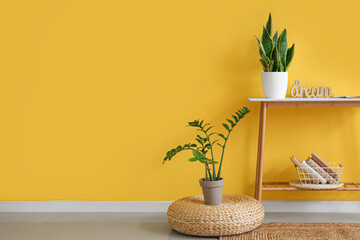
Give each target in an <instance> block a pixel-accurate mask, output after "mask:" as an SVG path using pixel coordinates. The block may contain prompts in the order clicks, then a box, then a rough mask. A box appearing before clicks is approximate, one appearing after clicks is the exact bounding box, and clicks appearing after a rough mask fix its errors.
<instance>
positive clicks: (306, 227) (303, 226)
mask: <svg viewBox="0 0 360 240" xmlns="http://www.w3.org/2000/svg"><path fill="white" fill-rule="evenodd" d="M335 239H336V240H341V239H350V240H359V239H360V224H359V223H263V224H262V225H261V226H260V227H258V228H257V229H255V230H254V231H251V232H247V233H243V234H241V235H235V236H225V237H220V239H219V240H335Z"/></svg>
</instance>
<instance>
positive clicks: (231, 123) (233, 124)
mask: <svg viewBox="0 0 360 240" xmlns="http://www.w3.org/2000/svg"><path fill="white" fill-rule="evenodd" d="M226 121H228V122H229V123H230V125H231V126H232V127H233V126H235V123H234V122H233V121H231V120H230V119H226Z"/></svg>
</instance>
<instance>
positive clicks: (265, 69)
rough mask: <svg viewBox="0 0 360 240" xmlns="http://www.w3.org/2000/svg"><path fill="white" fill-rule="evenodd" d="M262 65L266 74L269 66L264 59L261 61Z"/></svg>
mask: <svg viewBox="0 0 360 240" xmlns="http://www.w3.org/2000/svg"><path fill="white" fill-rule="evenodd" d="M260 63H261V66H262V67H263V70H264V72H268V70H267V68H266V66H267V64H266V63H265V61H264V60H263V59H260Z"/></svg>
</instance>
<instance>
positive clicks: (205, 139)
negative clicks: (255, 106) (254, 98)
mask: <svg viewBox="0 0 360 240" xmlns="http://www.w3.org/2000/svg"><path fill="white" fill-rule="evenodd" d="M249 112H250V110H249V109H248V108H247V107H243V108H241V109H240V110H238V111H237V112H235V114H234V115H232V119H226V121H227V122H228V123H223V124H222V125H223V127H224V128H225V130H226V134H225V135H224V134H222V133H215V132H211V131H210V129H212V128H213V127H214V126H211V125H210V123H204V120H201V121H200V120H194V121H192V122H189V123H188V125H187V127H194V128H196V130H197V131H200V134H201V135H200V134H198V135H197V136H196V138H195V140H196V141H197V142H198V144H199V145H197V144H195V143H187V144H184V145H179V146H177V147H176V148H174V149H171V150H170V151H168V152H167V153H166V156H165V158H164V160H163V163H165V161H170V160H171V159H172V158H173V157H174V156H175V155H176V154H178V153H179V152H182V151H184V150H190V151H192V154H193V157H191V158H189V159H188V160H189V161H190V162H197V161H199V162H200V163H202V164H204V165H205V178H206V179H208V180H210V181H216V180H220V179H221V167H222V163H223V159H224V152H225V147H226V143H227V141H228V139H229V136H230V133H231V132H232V130H233V129H234V127H235V126H236V125H237V123H238V122H239V121H240V120H241V119H242V118H243V117H244V116H245V115H246V114H248V113H249ZM213 136H218V137H219V139H220V140H222V141H223V143H222V144H221V143H219V139H217V140H213V139H212V138H213ZM215 143H216V144H217V145H218V146H220V147H221V149H222V153H221V158H220V164H219V169H218V171H217V172H216V166H215V164H217V163H219V162H216V161H215V158H214V152H213V147H214V145H215ZM209 151H210V153H211V158H208V157H207V153H208V152H209ZM210 166H212V169H211V167H210Z"/></svg>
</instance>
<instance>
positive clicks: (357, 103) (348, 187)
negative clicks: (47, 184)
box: [249, 98, 360, 201]
mask: <svg viewBox="0 0 360 240" xmlns="http://www.w3.org/2000/svg"><path fill="white" fill-rule="evenodd" d="M249 101H251V102H260V124H259V139H258V154H257V165H256V183H255V184H256V185H255V198H256V199H257V200H259V201H261V197H262V196H261V195H262V191H314V190H305V189H298V188H295V187H291V186H290V185H289V182H263V180H262V179H263V163H264V145H265V125H266V110H267V108H296V107H360V98H285V99H280V100H279V99H268V98H249ZM317 191H319V190H317ZM322 191H360V182H344V186H343V187H341V188H338V189H335V190H322Z"/></svg>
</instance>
